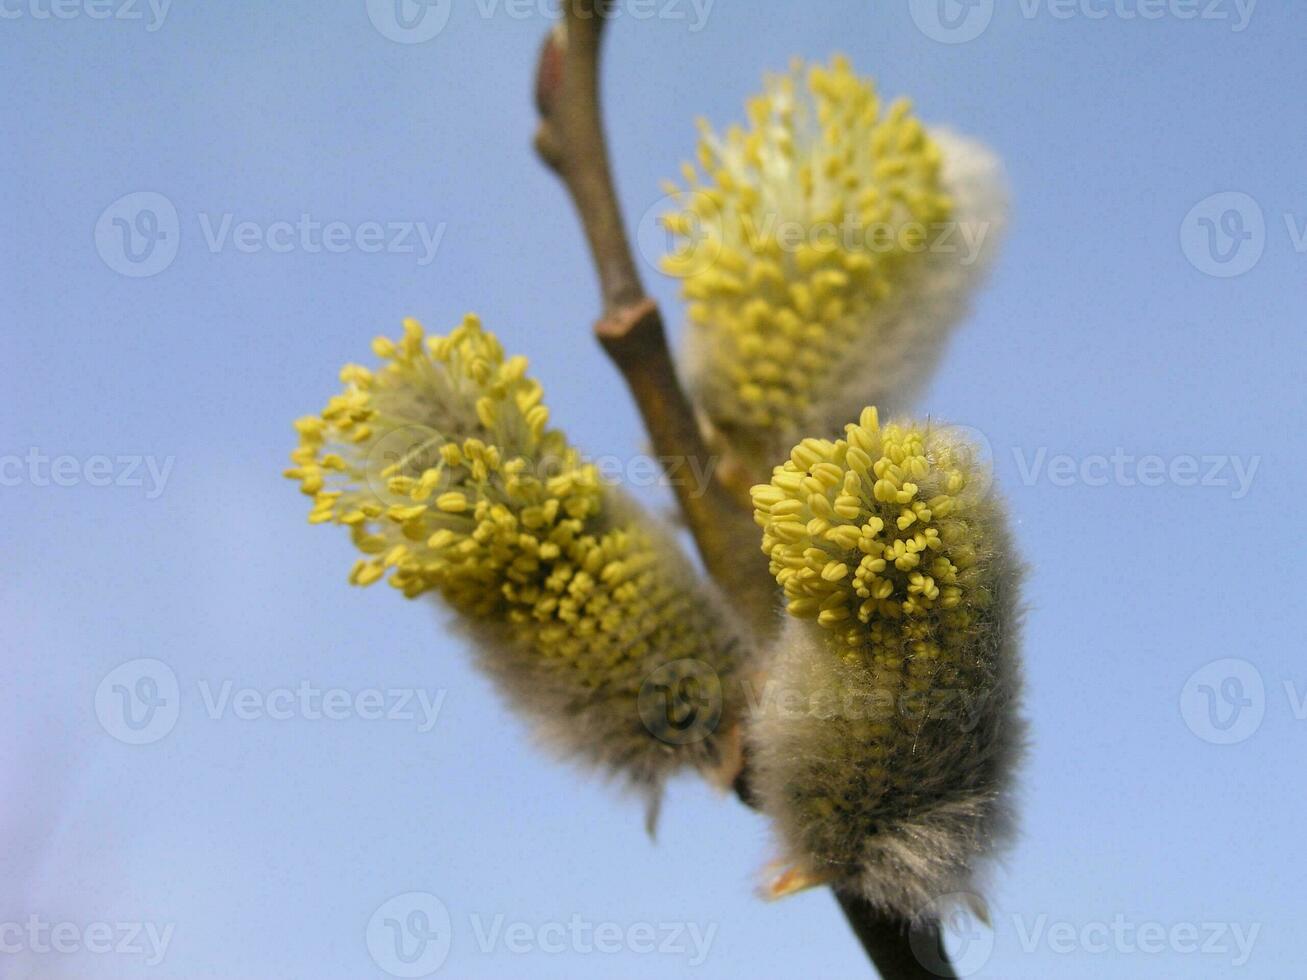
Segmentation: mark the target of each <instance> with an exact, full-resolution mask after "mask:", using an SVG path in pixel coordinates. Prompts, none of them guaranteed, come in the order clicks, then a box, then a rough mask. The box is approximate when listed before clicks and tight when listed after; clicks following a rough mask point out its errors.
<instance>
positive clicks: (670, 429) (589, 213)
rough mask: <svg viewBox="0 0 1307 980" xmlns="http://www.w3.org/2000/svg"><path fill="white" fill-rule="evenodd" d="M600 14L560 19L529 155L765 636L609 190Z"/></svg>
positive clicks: (580, 0)
mask: <svg viewBox="0 0 1307 980" xmlns="http://www.w3.org/2000/svg"><path fill="white" fill-rule="evenodd" d="M604 9H605V7H604V6H603V5H600V4H597V3H596V0H569V3H568V5H567V13H566V19H565V20H564V22H563V23H562V24H560V25H559V26H558V27H557V28H556V29H555V30H554V31H553V32H552V33H551V35H550V36H549V38H548V39H547V40H546V41H545V45H544V49H543V51H542V52H541V58H540V67H539V71H538V74H537V81H536V102H537V105H538V106H539V109H540V115H541V122H540V128H539V130H538V131H537V133H536V139H535V145H536V149H537V151H538V152H539V154H540V156H541V157H542V158H543V159H544V161H545V162H546V163H547V164H548V165H549V166H550V167H551V168H552V169H553V170H554V171H555V172H556V173H557V174H558V175H559V177H561V178H562V180H563V183H564V184H565V185H566V187H567V190H568V192H569V193H570V195H571V197H572V202H573V204H574V205H575V206H576V210H577V214H578V215H579V217H580V219H581V225H582V228H583V229H584V230H585V236H586V240H587V242H588V243H589V246H590V253H591V256H592V257H593V259H594V265H595V269H596V271H597V272H598V275H599V287H600V292H601V294H602V297H603V314H602V316H601V317H600V318H599V321H598V322H597V323H596V324H595V335H596V336H597V337H598V339H599V342H600V343H601V344H602V345H603V348H604V350H605V351H606V352H607V353H608V356H609V358H610V359H611V360H612V362H613V364H614V365H616V367H617V369H618V370H619V371H620V372H621V374H622V377H623V378H624V379H625V380H626V384H627V387H628V388H629V389H630V392H631V396H632V398H634V400H635V403H636V406H637V407H638V408H639V410H640V414H641V416H642V418H643V420H644V424H645V428H646V430H647V431H648V433H649V438H650V440H651V442H652V443H653V447H654V452H655V454H656V455H657V456H658V457H659V458H660V459H661V460H662V461H663V463H664V465H665V466H666V465H668V464H669V463H671V462H673V461H675V462H676V463H677V464H678V465H677V468H676V472H675V473H669V480H670V482H671V483H672V484H673V487H674V489H675V492H676V497H677V503H678V504H679V506H680V510H681V513H682V515H683V516H684V518H685V522H686V524H687V525H688V527H689V529H690V533H691V534H692V535H693V537H694V540H695V544H696V546H697V548H698V551H699V554H700V556H701V557H702V559H703V563H704V567H705V568H706V569H707V571H708V574H709V575H710V576H711V577H712V578H713V580H714V581H716V582H717V584H718V585H719V586H720V587H721V588H722V589H723V591H725V592H726V593H727V594H728V595H730V596H731V597H732V598H733V599H734V600H735V602H736V604H737V605H738V606H739V607H740V608H741V610H742V611H743V612H744V613H745V616H746V618H747V619H748V620H750V622H751V624H752V625H753V626H754V627H755V628H757V629H759V630H765V629H768V628H770V627H771V625H772V623H773V622H774V610H775V597H774V585H775V584H774V582H773V581H772V580H771V577H770V576H769V575H767V569H766V564H765V562H763V561H762V560H761V559H760V558H758V559H757V560H754V561H750V560H749V559H750V558H755V557H756V556H755V555H754V554H752V553H750V554H747V555H742V554H740V543H741V542H748V541H753V540H754V539H755V538H756V537H757V532H756V529H755V528H754V527H753V522H752V519H751V517H750V515H749V513H748V512H747V511H744V510H742V509H741V508H740V507H739V505H738V504H737V502H736V501H735V500H734V499H733V498H732V495H731V493H730V491H729V490H727V489H726V487H724V486H723V485H722V483H721V482H720V481H719V480H718V479H717V478H716V473H715V470H716V465H715V464H716V463H717V462H719V461H718V460H716V459H714V458H713V456H712V454H711V452H710V451H709V449H708V446H707V444H706V443H705V442H704V439H703V435H702V433H701V432H700V430H699V426H698V423H697V420H696V418H695V413H694V409H693V407H692V406H691V405H690V401H689V399H688V398H687V397H686V394H685V390H684V388H682V386H681V383H680V380H679V378H678V377H677V374H676V368H675V365H674V363H673V361H672V356H671V352H670V350H669V348H668V344H667V334H666V331H665V329H664V328H663V319H662V315H661V314H660V313H659V311H658V306H657V304H655V303H654V301H653V300H652V299H650V298H649V297H648V296H647V295H646V293H645V291H644V285H643V284H642V283H641V281H640V274H639V272H638V271H637V269H636V265H635V260H634V258H633V256H632V253H631V247H630V244H629V242H628V241H627V237H626V230H625V227H624V225H623V223H622V218H621V212H620V210H619V208H618V204H617V195H616V192H615V191H614V189H613V181H612V175H611V172H610V169H609V163H608V148H607V144H606V141H605V138H604V132H603V126H602V122H601V120H600V110H599V77H598V76H599V52H600V39H601V36H602V33H603V29H604V24H605V20H606V18H605V17H604V16H603V10H604ZM680 464H687V465H680ZM691 475H693V476H691Z"/></svg>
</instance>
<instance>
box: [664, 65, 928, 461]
mask: <svg viewBox="0 0 1307 980" xmlns="http://www.w3.org/2000/svg"><path fill="white" fill-rule="evenodd" d="M749 120H750V123H749V125H748V126H747V127H739V126H736V127H732V128H731V129H729V130H728V131H727V132H726V133H725V134H724V135H723V134H718V133H715V132H713V131H712V130H711V129H710V128H709V127H708V125H707V124H706V123H701V127H700V128H701V131H702V135H701V139H700V143H699V147H698V154H697V157H698V166H697V167H696V166H694V165H692V164H688V163H687V164H686V165H685V167H684V173H683V176H684V178H685V181H686V186H685V187H684V188H680V187H675V186H672V187H671V188H670V189H672V190H674V192H675V194H674V197H675V200H676V201H677V204H678V210H676V211H674V212H673V213H671V214H670V215H668V216H666V218H665V225H666V227H667V229H668V230H669V231H670V232H671V233H673V235H674V236H676V238H677V247H676V248H675V250H674V251H673V252H672V254H670V255H668V256H667V257H666V258H665V259H664V261H663V267H664V269H665V271H667V272H668V273H669V274H671V275H674V276H678V277H680V278H682V279H683V294H684V297H685V298H686V300H687V301H688V304H689V306H688V309H689V317H690V321H691V331H692V336H691V347H692V348H693V350H694V354H693V355H692V356H693V358H694V359H695V360H696V361H697V362H698V363H697V365H696V367H695V372H694V373H695V376H696V378H695V380H696V386H697V388H698V389H699V390H698V394H699V398H700V401H701V403H702V405H703V408H704V410H705V412H706V413H707V415H708V418H709V421H710V422H711V423H712V425H713V426H714V427H715V428H716V429H717V430H718V431H720V432H721V433H722V434H723V435H724V436H725V437H726V438H727V439H728V441H729V442H730V443H731V444H732V445H733V446H734V447H735V448H736V449H737V450H738V451H740V452H742V453H743V454H744V455H745V456H761V457H763V458H765V457H766V456H767V455H768V454H769V452H771V451H772V447H773V446H774V445H775V444H776V442H777V440H778V439H779V438H784V439H789V438H791V437H792V434H793V433H794V432H796V431H801V430H802V429H803V428H804V424H805V422H806V421H808V418H809V416H810V414H811V410H812V408H813V406H814V404H816V403H819V402H821V401H822V400H823V398H824V397H825V392H824V390H823V389H824V388H825V387H826V386H828V385H831V384H834V383H835V382H834V380H833V379H834V378H835V377H836V376H837V375H838V373H839V368H840V365H841V364H842V363H844V362H845V361H846V360H847V359H848V357H849V355H850V351H851V350H852V348H853V347H854V346H855V345H857V344H860V343H865V342H866V341H867V338H865V337H864V336H863V330H862V329H861V326H862V324H863V322H864V321H865V319H866V316H867V314H868V312H869V311H871V310H873V309H874V308H876V306H877V304H879V303H882V302H883V301H884V299H885V298H886V297H887V296H888V295H889V293H890V291H891V290H892V289H893V288H894V283H895V280H896V278H898V277H900V275H901V273H902V272H903V268H904V265H905V264H906V263H910V262H914V261H917V260H918V259H919V258H920V252H921V248H920V244H921V243H920V241H919V240H918V239H919V237H920V236H921V234H923V233H924V232H923V229H929V228H930V227H931V226H932V224H934V223H938V222H942V221H945V220H947V219H948V218H949V217H950V215H951V213H952V208H953V204H952V201H951V200H950V199H949V197H948V195H947V194H946V193H945V190H944V187H943V184H942V181H941V176H940V173H941V152H940V149H939V146H938V145H937V144H936V143H935V142H934V141H933V140H932V139H931V138H930V136H929V135H928V134H927V132H926V130H925V128H924V127H923V125H922V124H921V122H920V121H919V120H917V119H916V118H915V117H914V116H913V115H912V114H911V111H910V106H909V104H908V103H907V102H906V101H897V102H893V103H891V104H889V105H883V104H882V103H881V100H880V98H879V96H878V95H877V93H876V91H875V89H874V87H873V85H872V83H871V82H870V81H869V80H866V79H863V78H860V77H858V76H857V75H856V74H854V72H853V71H852V69H851V68H850V66H849V63H848V62H847V61H846V60H845V59H844V58H842V57H837V58H835V59H834V60H833V61H832V63H831V64H830V66H829V67H825V66H821V65H814V66H811V67H805V66H804V65H803V64H801V63H799V62H796V63H795V64H794V66H793V67H792V69H791V71H790V73H789V74H787V75H781V76H773V77H769V78H768V79H767V82H766V90H765V92H764V93H763V94H762V95H760V96H758V97H757V98H756V99H754V100H753V101H752V102H751V103H750V104H749ZM913 236H917V237H916V238H914V237H913Z"/></svg>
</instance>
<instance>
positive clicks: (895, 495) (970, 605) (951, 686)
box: [752, 408, 997, 796]
mask: <svg viewBox="0 0 1307 980" xmlns="http://www.w3.org/2000/svg"><path fill="white" fill-rule="evenodd" d="M977 464H978V460H976V458H975V457H974V455H973V454H972V451H971V449H970V447H968V446H967V445H965V444H964V443H961V442H959V441H956V440H953V439H948V438H943V437H940V438H936V437H935V436H934V434H933V433H932V431H931V429H930V427H929V426H928V425H920V426H918V425H914V424H891V425H886V426H884V427H882V426H881V424H880V421H879V418H878V416H877V413H876V410H875V409H874V408H868V409H866V410H865V411H863V413H862V416H861V418H860V419H859V421H858V422H856V423H853V424H851V425H848V426H846V428H845V437H844V438H843V439H840V440H838V441H833V442H832V441H830V440H826V439H805V440H803V442H801V443H800V444H799V445H797V446H795V448H794V450H793V452H792V453H791V454H790V458H789V459H788V460H787V461H786V462H785V463H783V464H782V465H780V466H778V467H776V469H775V471H774V475H773V478H772V481H771V483H769V484H765V485H762V486H758V487H754V488H753V491H752V495H753V503H754V508H755V519H756V521H757V523H758V524H759V525H760V526H761V527H762V529H763V542H762V548H763V551H764V552H765V553H766V554H767V556H768V557H769V559H770V567H771V572H772V574H773V575H774V576H775V577H776V580H777V582H778V583H779V584H780V586H781V588H782V589H783V591H784V595H785V601H786V608H787V610H788V612H789V613H790V615H792V616H794V617H797V618H799V619H805V620H814V621H815V622H816V624H817V626H818V627H819V628H820V629H821V630H822V631H823V632H824V636H825V644H824V646H825V649H826V650H827V655H828V656H830V657H834V658H839V659H840V660H841V661H842V662H843V663H844V664H845V665H847V666H850V667H855V668H860V669H862V671H863V673H862V674H861V675H860V676H865V677H866V678H867V683H868V687H869V689H872V690H875V691H877V692H878V694H879V696H882V697H884V698H885V699H886V700H887V701H888V702H889V703H890V704H892V705H894V706H895V707H894V709H893V710H890V711H887V712H886V713H885V717H884V718H881V719H879V720H878V721H877V722H876V725H875V726H872V728H869V729H868V731H867V732H866V733H864V734H865V735H867V736H868V737H870V738H871V739H872V741H877V742H880V743H881V746H882V748H883V751H884V753H885V755H886V756H887V757H888V756H890V755H892V754H893V753H894V752H896V751H899V750H904V751H906V750H907V749H908V748H910V746H911V744H912V741H913V739H914V738H915V736H916V734H917V732H918V730H919V728H920V726H921V725H922V723H923V722H924V721H925V719H926V717H927V716H928V715H929V712H923V711H921V710H916V711H913V710H902V706H903V705H904V704H907V703H910V702H912V701H914V700H916V701H918V702H920V704H921V705H927V704H929V703H930V699H931V698H932V697H937V696H938V695H939V694H940V693H941V692H945V691H947V692H953V693H955V694H956V693H957V692H959V691H965V692H975V691H979V690H982V689H984V688H985V687H986V685H987V684H988V682H989V681H988V676H989V673H990V672H991V670H992V664H991V663H989V662H988V659H987V650H988V647H987V646H986V642H988V641H986V642H978V638H982V637H983V636H984V635H985V634H986V633H987V632H988V631H989V630H990V629H991V626H992V624H991V623H989V615H988V614H989V610H990V609H991V606H992V602H993V592H994V585H993V582H992V581H990V575H991V571H992V566H991V565H990V564H988V563H987V561H986V558H987V557H988V556H989V555H990V553H991V550H992V549H993V548H994V547H995V546H996V544H997V542H996V541H995V540H994V534H995V533H996V531H995V528H996V517H995V511H994V509H993V504H992V502H990V501H989V500H988V498H987V496H986V495H985V494H984V493H983V492H982V488H981V487H980V486H978V483H981V482H983V472H982V471H981V470H980V469H979V467H978V465H977ZM873 729H874V730H873ZM862 775H863V777H865V780H866V781H867V782H868V783H870V784H874V785H873V786H872V788H871V793H872V795H873V796H874V795H875V794H877V793H880V792H882V791H884V790H885V789H886V788H888V787H889V786H890V785H891V784H892V782H893V778H894V774H893V771H892V770H891V769H890V768H889V767H872V768H871V769H869V770H867V771H866V772H865V773H863V774H862ZM900 788H901V789H903V790H905V791H911V789H912V788H911V787H906V786H905V787H900Z"/></svg>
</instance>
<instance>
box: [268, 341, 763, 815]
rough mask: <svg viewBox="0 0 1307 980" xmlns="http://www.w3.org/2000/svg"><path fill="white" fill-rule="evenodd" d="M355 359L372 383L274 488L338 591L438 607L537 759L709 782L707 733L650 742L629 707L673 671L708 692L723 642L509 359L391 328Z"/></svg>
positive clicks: (658, 541)
mask: <svg viewBox="0 0 1307 980" xmlns="http://www.w3.org/2000/svg"><path fill="white" fill-rule="evenodd" d="M373 351H374V352H375V353H376V355H377V356H378V357H379V358H380V359H381V361H382V364H381V366H380V367H379V368H378V369H377V370H375V371H373V370H369V369H367V368H363V367H359V366H357V365H350V366H347V367H346V368H345V369H344V370H343V371H342V372H341V380H342V381H343V382H344V385H345V387H344V390H343V391H342V392H341V393H340V394H338V395H336V396H334V397H333V398H331V400H330V401H329V402H328V403H327V406H326V407H325V408H324V409H323V411H322V413H321V414H320V415H317V416H309V417H306V418H303V419H300V420H299V421H298V422H296V423H295V427H296V429H297V430H298V432H299V447H298V448H297V449H295V451H294V452H293V453H292V454H291V456H292V459H293V461H294V464H295V465H294V466H293V467H292V468H291V469H289V470H287V471H286V476H288V477H290V478H292V479H295V480H298V481H299V483H300V487H301V489H302V490H303V492H304V493H306V494H307V495H309V496H310V497H312V498H313V505H312V509H311V512H310V515H309V520H310V521H311V522H313V523H334V524H340V525H343V526H345V527H347V528H348V529H349V533H350V535H351V537H352V539H353V541H354V544H355V545H356V547H357V548H358V549H359V551H360V552H361V553H362V557H360V558H359V559H358V561H357V562H356V563H355V565H354V567H353V570H352V571H351V572H350V581H351V582H352V583H354V584H356V585H360V586H367V585H371V584H373V583H375V582H379V581H381V580H383V579H385V580H386V581H388V582H389V583H390V585H392V586H393V587H395V588H396V589H398V590H400V591H401V592H402V593H403V594H404V595H405V596H407V597H409V598H414V597H417V596H420V595H423V594H424V593H428V592H434V593H437V594H439V595H440V596H441V597H442V598H443V599H444V600H445V601H446V602H448V603H449V605H451V606H452V607H453V608H454V609H456V610H457V611H458V612H459V613H460V614H462V617H463V618H464V620H465V622H467V623H468V625H470V626H471V627H472V633H473V634H474V636H476V637H477V638H478V639H479V640H480V641H481V642H480V643H479V649H480V651H481V654H482V657H483V660H484V662H485V664H486V666H487V667H488V668H489V669H490V670H491V672H492V673H493V674H494V675H495V676H496V677H498V678H500V679H501V680H502V681H503V682H504V683H505V684H506V685H507V687H508V690H509V692H510V694H511V695H512V696H513V698H514V700H515V701H516V702H517V703H518V705H519V706H521V707H524V708H525V709H526V710H527V711H528V712H529V713H531V714H532V715H533V716H534V717H535V719H536V721H537V722H538V723H539V724H541V726H542V727H544V728H545V729H546V730H547V732H546V734H547V735H548V737H549V738H550V740H551V741H553V742H554V743H555V744H559V745H561V746H562V747H563V748H565V749H570V750H571V751H573V752H574V753H575V754H579V755H582V756H586V757H588V758H590V759H591V760H592V761H596V762H598V763H599V764H601V765H605V766H607V767H608V768H610V769H613V770H615V771H618V772H620V773H622V774H624V775H625V776H627V777H628V778H629V779H630V781H632V782H634V783H636V784H638V785H642V786H644V787H645V788H646V789H651V790H652V788H655V787H656V786H657V784H658V783H659V782H660V781H661V778H662V776H663V775H664V774H665V773H666V771H668V770H669V769H671V768H674V767H675V766H676V765H678V764H680V763H681V762H683V761H686V760H687V759H688V760H691V761H692V762H693V763H694V764H697V765H713V764H715V763H716V761H717V749H716V747H715V744H714V741H713V739H712V738H710V736H711V735H712V734H713V732H712V731H711V730H704V731H702V732H700V733H696V737H695V738H693V739H691V738H687V737H686V735H685V732H683V731H671V730H670V729H669V731H667V732H664V731H662V730H660V728H659V726H660V725H661V724H662V722H661V721H660V720H659V719H660V718H661V717H662V715H659V714H658V713H657V712H650V711H646V710H645V704H644V702H643V701H641V700H640V699H641V698H642V697H644V695H645V694H646V693H648V692H647V691H646V690H645V689H646V688H648V687H649V678H650V675H651V672H654V671H657V670H659V668H663V669H664V673H665V674H666V676H668V677H681V676H682V675H684V674H686V672H687V668H685V666H684V664H685V663H690V664H691V665H692V667H691V669H689V673H690V674H692V675H694V676H695V677H697V678H699V679H702V676H703V674H704V673H705V672H707V673H708V675H709V676H710V677H711V679H712V680H713V682H714V683H716V684H718V685H719V687H718V688H715V690H725V689H726V687H727V680H728V678H729V677H730V675H731V672H732V671H733V669H734V657H735V654H736V647H737V642H738V641H737V637H736V635H735V634H734V632H733V631H732V629H731V628H730V626H729V625H728V623H727V621H726V620H725V619H724V618H723V616H722V613H721V610H720V608H719V607H718V606H717V605H716V604H715V602H714V600H713V599H712V598H711V595H710V593H709V590H707V589H706V588H705V587H703V586H702V585H701V584H699V583H697V582H696V581H695V578H694V575H693V572H692V571H690V570H689V569H688V567H687V566H686V565H685V562H684V560H683V559H682V558H681V556H680V555H679V553H677V552H676V550H675V549H674V547H673V546H672V545H671V544H670V543H669V541H668V540H667V539H666V537H665V535H664V533H663V532H662V531H661V530H660V529H659V528H658V527H657V526H656V524H654V523H653V522H651V521H650V520H649V519H648V518H647V517H645V516H644V515H643V514H641V513H640V511H639V510H638V509H637V508H635V507H634V505H633V504H631V503H630V502H629V501H627V500H626V499H625V498H624V496H623V495H622V494H621V493H620V492H619V491H618V490H617V489H616V488H615V487H612V486H609V485H607V484H605V483H604V482H603V481H602V480H601V478H600V476H599V473H598V471H597V469H596V468H595V466H593V465H592V464H590V463H588V462H586V461H585V460H584V459H583V458H582V457H581V455H580V454H579V453H578V451H577V450H576V449H575V448H574V447H572V446H571V445H570V444H569V443H568V441H567V439H566V438H565V437H564V435H563V434H562V433H561V432H559V431H558V430H556V429H551V428H549V425H548V422H549V412H548V409H547V408H546V407H545V406H544V404H543V402H542V394H541V389H540V385H539V384H538V383H537V382H536V381H534V380H532V379H531V378H529V377H528V376H527V375H526V367H527V365H526V361H525V359H524V358H521V357H512V358H509V357H505V355H504V351H503V349H502V347H501V346H500V344H499V341H498V340H497V339H496V338H495V337H494V336H493V335H492V334H490V333H487V332H486V331H484V330H483V329H482V327H481V325H480V323H479V321H478V320H477V319H476V318H475V317H472V316H469V317H467V318H466V319H464V321H463V322H462V324H461V325H459V326H458V327H457V328H456V329H455V330H454V331H453V332H452V333H451V334H450V335H449V336H447V337H428V336H427V335H426V334H425V333H424V331H423V329H422V328H421V327H420V326H419V325H418V324H417V323H416V322H414V321H407V322H406V323H405V325H404V334H403V336H402V337H401V338H400V339H398V340H390V339H387V338H378V339H377V340H376V341H375V343H374V344H373ZM668 665H680V666H672V667H669V666H668ZM668 671H670V673H667V672H668ZM664 680H665V678H664ZM710 707H711V706H710ZM726 708H727V709H728V710H729V705H727V706H726ZM722 709H723V706H722V705H720V704H718V705H716V706H715V712H716V713H714V714H712V715H711V717H710V719H709V720H710V721H712V722H713V723H714V724H716V722H717V720H718V718H719V716H721V712H722ZM673 715H675V718H674V720H675V721H680V720H682V719H681V717H680V716H679V715H676V712H674V711H673V712H670V713H669V714H668V717H672V716H673ZM721 723H722V724H723V725H724V724H726V720H725V719H723V720H722V722H721ZM669 724H670V722H669Z"/></svg>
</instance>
